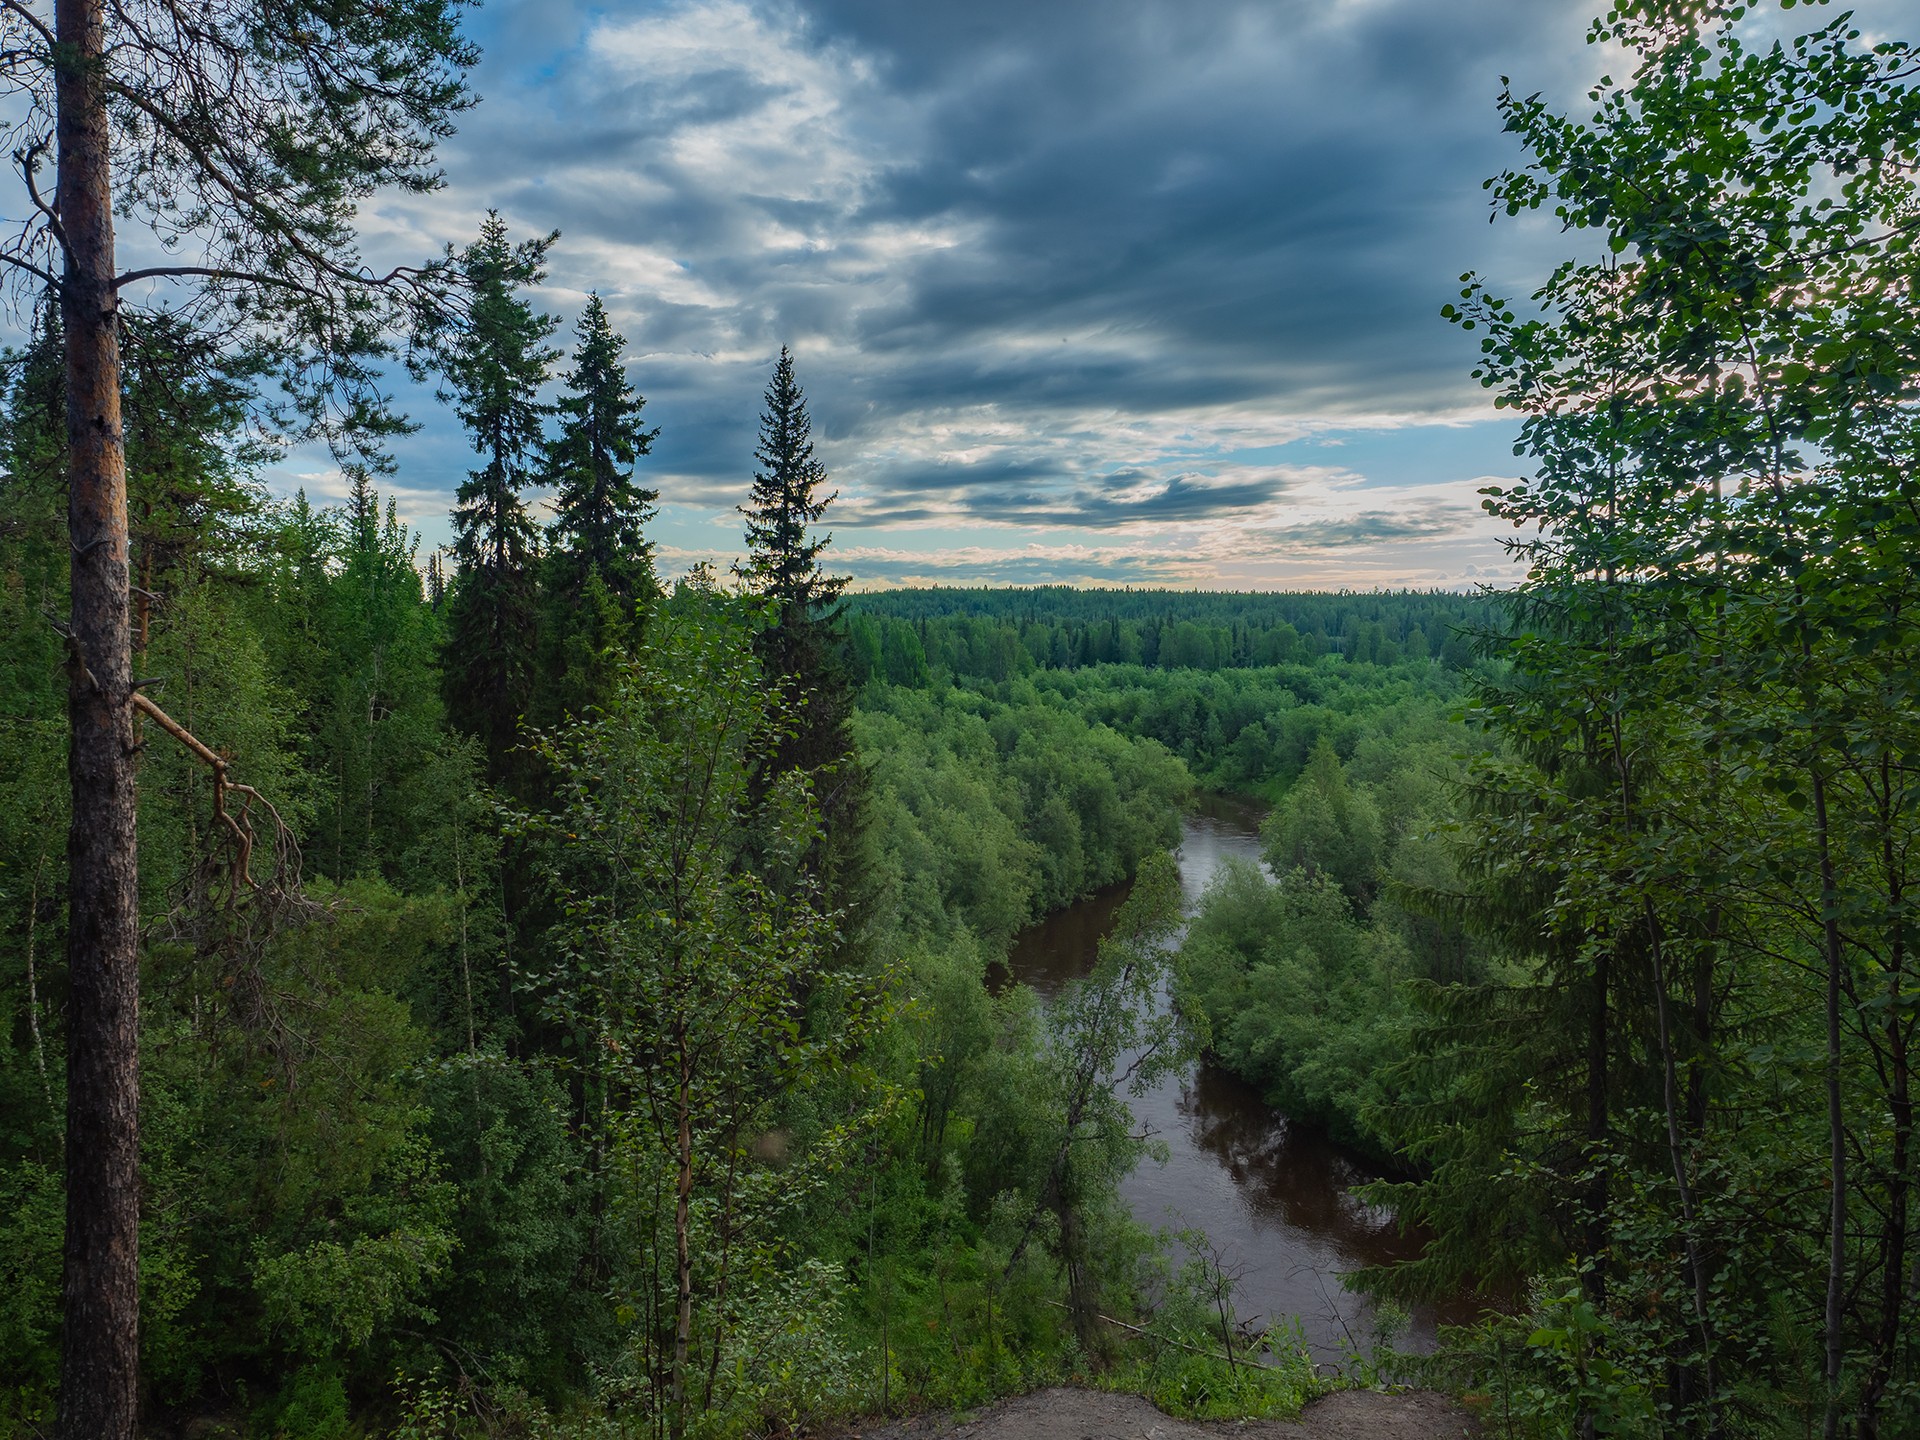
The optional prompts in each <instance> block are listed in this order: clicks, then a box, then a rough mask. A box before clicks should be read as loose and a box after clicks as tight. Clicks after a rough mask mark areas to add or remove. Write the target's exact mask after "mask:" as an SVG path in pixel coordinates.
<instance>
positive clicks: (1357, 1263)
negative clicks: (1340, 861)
mask: <svg viewBox="0 0 1920 1440" xmlns="http://www.w3.org/2000/svg"><path fill="white" fill-rule="evenodd" d="M1264 815H1265V811H1264V809H1263V808H1262V807H1260V806H1259V805H1257V804H1250V803H1248V802H1246V801H1244V800H1240V799H1235V798H1232V797H1227V796H1219V795H1203V796H1201V797H1199V801H1198V803H1197V804H1196V805H1195V807H1194V809H1193V810H1192V811H1191V813H1189V814H1188V815H1186V816H1185V817H1183V819H1182V823H1181V834H1180V847H1179V851H1178V854H1177V859H1178V863H1179V868H1180V878H1181V885H1182V889H1183V891H1184V892H1185V897H1186V902H1187V905H1188V906H1189V908H1191V907H1193V906H1196V905H1197V904H1198V903H1199V900H1200V897H1201V895H1202V893H1203V892H1204V891H1205V890H1206V887H1207V885H1208V884H1209V882H1211V881H1212V880H1213V878H1214V877H1215V875H1216V874H1218V873H1219V871H1220V869H1221V868H1222V867H1223V866H1224V865H1226V864H1227V863H1228V862H1230V861H1232V862H1240V863H1244V864H1250V865H1258V864H1260V863H1261V854H1262V841H1261V837H1260V823H1261V820H1262V819H1263V818H1264ZM1127 888H1128V887H1127V886H1125V885H1119V886H1115V887H1113V888H1112V889H1109V890H1105V891H1101V892H1100V893H1098V894H1096V895H1093V896H1090V897H1089V898H1087V899H1085V900H1082V901H1079V902H1078V903H1076V904H1074V905H1070V906H1067V907H1066V908H1064V909H1062V910H1058V911H1056V912H1054V913H1053V914H1052V915H1049V916H1048V917H1047V918H1046V919H1044V920H1042V921H1041V922H1040V923H1039V924H1037V925H1035V926H1033V927H1031V928H1030V929H1028V930H1026V931H1024V932H1022V934H1021V935H1020V936H1019V937H1017V938H1016V940H1015V942H1014V945H1013V947H1012V951H1011V953H1010V954H1009V956H1008V962H1007V967H1006V970H1005V971H1004V972H1003V976H1004V981H1003V983H1011V982H1012V981H1018V982H1020V983H1022V984H1024V985H1027V986H1029V987H1030V988H1032V989H1033V990H1034V991H1035V992H1036V993H1037V994H1038V995H1040V997H1041V998H1042V1000H1043V1001H1045V1002H1047V1003H1052V1002H1054V1001H1057V1000H1058V998H1059V997H1060V996H1061V995H1062V994H1063V993H1064V992H1065V991H1066V989H1067V988H1068V987H1069V986H1070V985H1072V984H1073V983H1074V982H1075V981H1076V980H1077V979H1079V977H1081V976H1083V975H1085V974H1087V973H1088V971H1090V970H1091V969H1092V967H1093V964H1094V959H1095V956H1096V954H1097V951H1098V947H1099V943H1100V941H1101V939H1102V938H1103V937H1104V936H1105V935H1106V934H1107V933H1108V932H1109V931H1110V930H1111V929H1112V927H1113V922H1114V917H1115V915H1116V914H1117V913H1118V911H1119V908H1120V906H1121V904H1122V903H1124V901H1125V899H1126V895H1127ZM1156 1003H1157V1004H1158V1005H1160V1006H1165V1005H1167V1004H1168V1003H1169V997H1168V996H1166V995H1165V994H1164V993H1163V994H1161V995H1159V996H1158V997H1157V1002H1156ZM1125 1099H1126V1103H1127V1105H1128V1108H1129V1109H1130V1110H1131V1111H1132V1113H1133V1116H1134V1119H1135V1122H1136V1124H1137V1126H1138V1128H1140V1129H1141V1130H1142V1131H1143V1132H1145V1133H1146V1134H1148V1135H1149V1136H1151V1137H1152V1138H1153V1139H1154V1140H1155V1141H1156V1142H1157V1143H1158V1144H1159V1145H1161V1146H1162V1147H1164V1150H1163V1155H1164V1158H1149V1159H1148V1160H1146V1161H1144V1162H1143V1163H1142V1164H1141V1165H1140V1166H1139V1167H1138V1168H1137V1169H1135V1170H1134V1171H1133V1172H1132V1173H1131V1174H1130V1175H1128V1176H1127V1177H1126V1178H1125V1179H1124V1180H1123V1181H1122V1182H1121V1185H1120V1194H1121V1198H1122V1200H1123V1201H1124V1202H1125V1203H1126V1205H1127V1207H1128V1209H1129V1210H1130V1211H1131V1212H1132V1214H1133V1216H1134V1218H1135V1219H1136V1220H1137V1221H1139V1222H1140V1223H1141V1224H1142V1225H1144V1226H1146V1227H1147V1228H1148V1229H1150V1230H1157V1229H1165V1230H1168V1231H1170V1232H1171V1231H1180V1230H1194V1231H1199V1232H1202V1233H1204V1234H1205V1235H1206V1236H1207V1237H1208V1239H1209V1241H1210V1242H1211V1243H1212V1244H1213V1245H1214V1246H1215V1247H1216V1249H1217V1250H1218V1252H1219V1256H1220V1259H1221V1261H1222V1262H1223V1263H1224V1264H1225V1265H1226V1266H1227V1267H1228V1269H1229V1270H1230V1271H1231V1272H1232V1274H1233V1276H1234V1287H1233V1306H1234V1309H1235V1311H1236V1312H1237V1313H1238V1317H1239V1319H1240V1320H1241V1321H1242V1322H1244V1323H1247V1324H1250V1325H1253V1326H1255V1327H1259V1326H1265V1325H1268V1324H1272V1323H1275V1322H1276V1321H1278V1322H1281V1323H1285V1322H1286V1321H1288V1320H1289V1319H1292V1318H1297V1319H1298V1321H1299V1324H1300V1338H1301V1340H1302V1342H1303V1343H1304V1344H1305V1345H1306V1348H1307V1350H1308V1353H1309V1354H1310V1355H1311V1357H1312V1358H1313V1359H1314V1360H1316V1361H1319V1362H1324V1363H1326V1364H1330V1365H1335V1366H1341V1367H1345V1366H1346V1365H1347V1364H1348V1363H1349V1361H1350V1359H1351V1357H1352V1356H1353V1355H1354V1354H1356V1353H1360V1354H1364V1353H1366V1352H1368V1351H1370V1350H1371V1349H1372V1348H1373V1347H1374V1346H1375V1345H1377V1344H1379V1343H1382V1342H1383V1341H1384V1342H1386V1343H1389V1344H1392V1345H1396V1346H1398V1347H1400V1348H1406V1349H1413V1350H1417V1351H1427V1350H1431V1349H1432V1348H1433V1346H1434V1345H1435V1343H1436V1340H1437V1330H1438V1327H1439V1326H1440V1325H1442V1324H1464V1323H1468V1322H1470V1321H1471V1320H1473V1319H1474V1317H1475V1315H1476V1314H1477V1313H1478V1306H1477V1304H1476V1303H1475V1302H1474V1301H1473V1300H1472V1299H1471V1298H1470V1297H1451V1298H1449V1299H1448V1300H1447V1301H1444V1302H1442V1303H1439V1304H1423V1305H1418V1306H1415V1307H1413V1310H1412V1313H1411V1315H1410V1316H1405V1317H1402V1316H1401V1315H1399V1314H1398V1313H1395V1312H1389V1313H1388V1314H1387V1315H1384V1316H1383V1315H1381V1314H1379V1313H1378V1312H1377V1311H1376V1309H1375V1307H1374V1305H1373V1303H1372V1301H1371V1300H1370V1299H1369V1297H1367V1296H1366V1295H1364V1294H1360V1293H1358V1292H1355V1291H1352V1290H1349V1289H1348V1288H1347V1287H1346V1285H1345V1283H1344V1277H1345V1276H1347V1275H1350V1274H1352V1273H1353V1272H1354V1271H1356V1270H1360V1269H1365V1268H1368V1267H1371V1266H1382V1265H1391V1264H1395V1263H1397V1262H1400V1261H1404V1260H1409V1259H1412V1258H1414V1257H1415V1256H1417V1255H1418V1254H1419V1253H1420V1247H1421V1245H1422V1244H1423V1243H1424V1242H1423V1237H1421V1236H1419V1235H1408V1234H1405V1233H1403V1232H1402V1231H1401V1228H1400V1225H1399V1223H1398V1221H1397V1220H1396V1218H1395V1217H1394V1216H1393V1215H1392V1214H1391V1213H1390V1212H1388V1211H1386V1210H1383V1209H1381V1208H1379V1207H1377V1206H1372V1205H1368V1204H1366V1203H1364V1202H1363V1201H1361V1200H1360V1199H1359V1198H1358V1196H1356V1195H1355V1193H1354V1191H1355V1189H1356V1187H1358V1186H1360V1185H1363V1184H1365V1183H1366V1182H1368V1181H1370V1180H1374V1179H1377V1178H1379V1177H1380V1174H1381V1170H1380V1167H1379V1166H1378V1165H1377V1164H1375V1163H1374V1162H1373V1161H1372V1160H1370V1159H1369V1158H1368V1157H1367V1156H1365V1155H1362V1154H1360V1153H1359V1152H1357V1151H1354V1150H1351V1149H1349V1148H1348V1147H1346V1146H1343V1145H1341V1144H1339V1143H1337V1142H1335V1141H1333V1140H1332V1139H1330V1138H1329V1137H1328V1136H1327V1135H1326V1133H1325V1132H1324V1131H1322V1130H1320V1129H1319V1128H1318V1127H1316V1126H1313V1125H1311V1124H1303V1123H1295V1122H1293V1121H1291V1120H1289V1119H1288V1118H1287V1117H1286V1116H1285V1115H1283V1114H1280V1113H1279V1112H1277V1111H1275V1110H1274V1109H1273V1107H1272V1106H1270V1105H1269V1104H1268V1103H1267V1102H1266V1099H1265V1097H1264V1096H1263V1095H1261V1094H1260V1092H1259V1091H1258V1090H1257V1089H1256V1088H1255V1087H1254V1086H1252V1085H1250V1084H1248V1083H1247V1082H1245V1081H1244V1080H1241V1079H1239V1078H1237V1077H1236V1076H1234V1075H1232V1074H1230V1073H1228V1072H1227V1071H1225V1070H1223V1069H1220V1068H1218V1067H1216V1066H1213V1065H1209V1064H1205V1063H1201V1064H1196V1065H1194V1066H1191V1067H1189V1068H1188V1069H1186V1070H1184V1071H1182V1072H1180V1073H1177V1074H1170V1075H1167V1076H1166V1077H1164V1078H1163V1079H1162V1080H1160V1081H1158V1082H1157V1083H1155V1084H1154V1085H1152V1086H1150V1087H1149V1088H1147V1089H1146V1090H1145V1091H1142V1092H1138V1093H1136V1092H1133V1091H1129V1092H1128V1093H1127V1095H1126V1097H1125Z"/></svg>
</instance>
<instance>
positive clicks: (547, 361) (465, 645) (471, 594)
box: [439, 211, 559, 780]
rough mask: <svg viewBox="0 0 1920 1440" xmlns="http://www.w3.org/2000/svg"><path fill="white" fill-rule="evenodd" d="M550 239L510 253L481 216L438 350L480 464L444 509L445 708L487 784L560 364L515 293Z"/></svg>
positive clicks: (531, 624) (518, 683) (514, 696)
mask: <svg viewBox="0 0 1920 1440" xmlns="http://www.w3.org/2000/svg"><path fill="white" fill-rule="evenodd" d="M557 238H559V237H558V234H557V232H556V233H555V234H553V235H548V236H546V237H545V238H544V239H537V240H524V241H521V242H520V243H519V244H517V245H516V244H514V243H512V242H511V241H509V240H508V239H507V226H506V222H505V221H503V220H502V219H501V218H500V216H499V213H498V212H497V211H489V212H488V213H487V218H486V221H485V222H484V223H483V224H482V225H481V227H480V238H479V239H478V240H476V241H475V242H474V243H473V244H471V245H469V246H468V247H467V248H466V249H465V250H464V251H462V252H461V253H460V255H459V256H458V261H457V263H458V265H459V269H460V271H461V274H462V275H463V276H464V278H465V279H466V282H467V284H468V286H469V287H470V288H471V292H472V305H471V308H470V310H469V312H468V320H467V323H466V325H464V326H463V327H461V328H460V329H459V330H458V331H457V332H456V333H454V334H453V335H452V336H451V337H450V338H448V339H447V340H445V341H443V343H442V344H441V346H440V356H439V359H440V368H441V371H442V373H443V374H444V375H445V377H446V383H447V391H448V397H449V398H450V399H451V400H452V401H453V404H454V408H455V410H456V412H457V413H458V414H459V416H460V419H461V422H462V423H463V424H465V425H466V427H467V430H468V433H469V434H470V435H471V436H472V438H473V448H474V450H475V451H477V452H478V453H479V455H480V456H481V457H482V463H481V466H480V468H479V469H477V470H472V471H469V472H468V475H467V480H466V482H465V483H464V484H462V485H461V487H460V491H459V495H458V498H457V501H456V503H455V505H454V509H453V523H454V532H455V539H454V554H455V557H456V559H457V561H458V564H459V573H458V576H457V578H456V580H455V583H454V586H453V591H452V596H451V600H450V603H449V616H448V627H447V628H448V637H447V657H446V671H445V675H446V691H447V709H448V713H449V715H450V716H451V718H452V719H453V721H454V722H455V723H456V724H457V725H459V726H460V728H461V729H463V730H465V731H467V732H468V733H470V734H472V735H474V736H476V737H478V738H479V740H480V741H481V743H482V744H483V745H484V746H485V747H486V753H487V770H488V774H489V775H490V776H491V777H492V778H493V779H495V780H498V779H500V778H501V776H502V774H503V773H504V771H505V769H506V754H507V751H508V750H509V749H510V748H512V745H513V741H514V733H515V729H516V727H517V726H518V724H519V720H520V716H521V715H522V714H524V713H525V711H526V709H527V705H528V701H529V700H530V699H531V697H532V692H533V673H534V649H535V644H536V638H537V623H538V616H537V611H536V595H535V584H534V570H533V566H534V562H535V559H536V554H537V549H538V545H539V532H538V531H537V530H536V528H535V527H534V523H533V520H532V519H531V518H530V517H529V516H528V514H527V507H526V504H525V503H524V502H523V501H522V499H521V491H522V490H523V489H524V488H525V487H526V486H527V485H528V484H530V483H533V482H534V481H536V480H537V478H538V475H537V472H536V470H535V468H534V466H535V464H536V461H537V459H538V458H539V456H540V455H541V454H542V451H543V440H544V437H543V435H542V432H541V427H542V424H543V422H544V420H545V418H546V416H547V414H548V411H549V408H550V407H548V406H547V405H545V404H543V403H542V402H541V400H540V399H539V392H540V388H541V386H543V385H544V384H545V383H546V381H547V376H548V374H549V373H550V372H551V370H552V367H553V364H554V362H555V361H556V360H558V359H559V352H558V351H556V350H553V349H552V348H550V347H549V346H548V345H547V343H546V340H547V337H548V336H549V335H551V334H552V333H553V331H554V327H555V326H556V325H557V324H558V323H559V322H558V321H556V320H555V319H553V317H551V316H548V315H542V314H540V313H539V312H538V311H537V310H535V309H534V308H533V306H532V305H531V304H530V303H529V302H528V301H527V300H526V299H525V298H524V297H523V296H522V295H521V293H520V292H521V291H522V290H524V289H526V288H528V287H530V286H533V285H537V284H539V283H540V282H541V281H542V280H543V279H545V278H546V270H545V259H546V253H547V249H548V247H549V246H551V245H552V244H553V242H554V241H555V240H556V239H557Z"/></svg>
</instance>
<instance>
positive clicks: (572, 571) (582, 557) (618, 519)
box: [543, 294, 659, 714]
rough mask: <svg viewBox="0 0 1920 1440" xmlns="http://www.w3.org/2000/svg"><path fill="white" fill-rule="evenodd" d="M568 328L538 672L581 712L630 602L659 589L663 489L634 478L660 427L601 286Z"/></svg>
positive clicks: (600, 683) (605, 682) (601, 686)
mask: <svg viewBox="0 0 1920 1440" xmlns="http://www.w3.org/2000/svg"><path fill="white" fill-rule="evenodd" d="M574 333H575V334H576V335H577V336H578V337H579V344H578V345H577V346H576V347H575V348H574V352H573V369H572V370H570V371H569V372H568V373H567V376H566V386H567V388H566V392H565V393H564V394H563V395H562V396H561V397H560V400H559V402H558V404H557V405H556V406H555V409H556V410H557V411H558V412H559V415H560V433H559V435H558V436H556V437H555V439H554V440H553V442H552V443H551V444H550V445H549V446H548V448H547V479H548V481H549V483H551V484H552V485H553V486H554V489H555V495H554V523H553V527H552V531H551V535H552V548H551V550H550V551H549V553H548V557H547V563H546V592H547V593H546V606H545V610H546V623H545V631H546V645H545V648H546V657H545V659H546V663H545V665H544V666H543V672H544V674H545V676H546V677H547V680H548V682H549V684H550V685H551V687H552V690H553V698H554V700H555V701H556V702H557V704H556V706H555V707H554V708H556V709H557V710H559V711H561V712H566V713H573V714H579V713H581V712H582V711H583V710H584V709H585V708H586V707H587V706H588V705H591V704H595V703H597V702H598V701H600V700H601V699H603V698H604V697H605V696H606V694H607V693H608V688H609V683H610V674H611V672H610V669H609V666H608V663H607V658H608V657H609V656H610V655H612V654H613V653H615V652H617V651H618V650H619V649H621V648H622V647H623V646H624V645H625V643H626V642H627V640H628V639H629V638H630V635H631V632H632V627H633V621H634V607H635V606H636V605H638V604H641V603H643V602H646V601H650V600H652V599H653V598H654V597H655V596H656V595H657V594H658V593H659V585H658V583H657V581H656V580H655V578H654V573H653V546H652V544H651V543H650V542H649V541H648V540H647V538H646V535H645V526H646V523H647V521H648V520H650V519H652V518H653V502H654V501H655V500H657V499H658V498H659V491H657V490H649V489H646V488H645V487H644V486H642V485H640V484H638V483H636V481H635V480H634V466H635V464H636V462H637V461H638V460H639V458H640V457H641V456H642V455H645V454H646V453H647V452H648V451H649V450H650V449H651V448H652V445H653V438H654V436H655V435H657V434H658V433H659V432H658V431H657V430H649V429H647V428H646V427H645V426H644V425H643V424H642V423H641V420H640V412H641V409H642V408H643V407H644V406H645V405H646V403H647V402H646V401H645V400H644V399H643V398H642V397H641V396H640V395H639V394H637V393H636V392H635V391H634V388H633V387H632V386H631V385H629V384H628V383H627V376H626V370H625V367H624V366H623V365H622V364H621V361H620V353H621V351H623V350H625V349H626V346H627V342H626V339H625V337H624V336H622V335H620V334H618V333H617V332H616V331H615V330H614V328H613V326H612V324H611V323H610V322H609V321H608V319H607V311H606V307H605V306H604V305H602V304H601V303H600V297H599V296H598V295H597V294H596V295H589V296H588V297H587V305H586V309H585V310H584V311H583V312H582V314H581V316H580V323H579V325H578V326H577V327H576V329H575V332H574Z"/></svg>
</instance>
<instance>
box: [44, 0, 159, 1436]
mask: <svg viewBox="0 0 1920 1440" xmlns="http://www.w3.org/2000/svg"><path fill="white" fill-rule="evenodd" d="M54 18H55V25H56V27H57V30H58V34H59V41H60V45H59V50H58V52H57V54H56V59H55V67H56V74H55V83H56V86H57V91H56V94H57V117H56V139H57V144H58V148H59V178H58V183H57V186H56V190H55V197H56V199H55V207H56V209H57V210H58V212H59V217H60V229H61V233H62V236H63V238H64V241H65V246H66V255H65V274H64V277H63V281H62V286H61V298H60V308H61V320H62V323H63V324H64V326H65V344H66V381H67V456H68V459H67V464H68V500H67V528H68V537H69V540H70V541H71V544H72V548H73V557H72V567H73V571H72V573H73V615H72V622H71V636H72V640H71V643H72V656H71V666H70V672H71V673H70V678H69V684H68V699H67V707H68V718H69V722H70V725H71V728H72V739H71V745H70V749H69V752H68V758H67V774H68V780H69V783H70V785H71V789H72V797H73V818H72V821H71V824H70V826H69V828H68V832H67V861H68V867H69V874H70V881H69V883H70V903H71V907H72V911H71V921H70V924H69V926H68V934H67V967H68V985H69V993H68V1002H67V1004H68V1025H67V1157H66V1163H67V1233H66V1255H65V1274H64V1279H63V1289H64V1301H65V1313H64V1320H63V1331H62V1347H63V1348H62V1354H61V1362H60V1413H59V1430H60V1433H61V1434H62V1435H63V1436H65V1437H66V1440H131V1437H132V1435H133V1433H134V1423H135V1419H136V1411H137V1407H138V1378H139V1263H138V1253H139V1252H138V1246H139V1231H140V1202H139V1187H140V1169H139V1163H140V1154H139V1152H140V1119H139V1109H140V1089H139V1066H138V1032H139V1008H140V1002H139V996H140V990H139V968H138V965H139V949H138V947H139V897H138V889H137V885H136V871H135V866H136V858H137V856H136V850H135V839H134V761H135V737H134V725H133V709H132V705H131V699H132V694H133V661H132V652H131V638H132V637H131V626H130V616H129V613H128V603H127V602H128V593H127V584H128V579H129V575H128V569H127V562H128V553H127V468H126V446H125V437H124V435H123V434H122V431H121V423H120V346H119V336H118V332H117V328H116V327H117V320H116V315H115V308H116V299H115V294H114V289H113V204H112V199H113V187H112V153H111V148H110V147H111V137H110V135H109V132H108V125H107V113H106V104H105V96H104V92H103V90H102V87H101V84H100V80H99V73H100V65H101V56H102V54H103V52H104V49H105V19H104V10H103V6H102V4H101V0H58V4H57V5H56V8H55V17H54Z"/></svg>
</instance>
